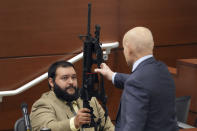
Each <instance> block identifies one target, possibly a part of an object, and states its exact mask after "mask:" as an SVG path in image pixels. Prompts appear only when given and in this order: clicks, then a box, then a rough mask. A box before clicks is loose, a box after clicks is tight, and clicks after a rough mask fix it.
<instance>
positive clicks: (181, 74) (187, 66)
mask: <svg viewBox="0 0 197 131" xmlns="http://www.w3.org/2000/svg"><path fill="white" fill-rule="evenodd" d="M169 71H170V73H171V74H172V75H173V78H174V81H175V85H176V97H180V96H191V105H190V112H189V114H188V121H187V124H189V125H191V126H196V125H197V123H196V122H197V59H179V60H177V67H176V68H173V67H169ZM180 131H197V128H192V129H181V130H180Z"/></svg>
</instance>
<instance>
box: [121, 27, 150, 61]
mask: <svg viewBox="0 0 197 131" xmlns="http://www.w3.org/2000/svg"><path fill="white" fill-rule="evenodd" d="M153 46H154V41H153V36H152V33H151V31H150V30H149V29H148V28H145V27H135V28H133V29H131V30H129V31H128V32H127V33H126V34H125V35H124V38H123V47H124V50H125V48H127V51H124V52H125V53H124V54H125V55H127V56H129V58H126V59H127V61H128V60H129V59H132V60H131V62H132V63H133V62H134V61H135V60H137V59H139V58H140V57H143V56H145V55H150V54H153ZM130 55H131V56H130ZM125 57H126V56H125Z"/></svg>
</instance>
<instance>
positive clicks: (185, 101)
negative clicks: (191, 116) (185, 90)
mask: <svg viewBox="0 0 197 131" xmlns="http://www.w3.org/2000/svg"><path fill="white" fill-rule="evenodd" d="M190 101H191V96H182V97H178V98H176V113H177V120H178V121H180V122H183V123H186V122H187V117H188V113H189V107H190Z"/></svg>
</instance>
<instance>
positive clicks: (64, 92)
mask: <svg viewBox="0 0 197 131" xmlns="http://www.w3.org/2000/svg"><path fill="white" fill-rule="evenodd" d="M69 88H73V89H74V90H75V93H74V94H69V93H67V90H68V89H69ZM54 93H55V95H56V96H57V97H58V98H59V99H61V100H64V101H67V102H69V103H70V102H72V101H74V100H77V99H78V98H79V89H78V88H77V87H75V86H69V87H67V88H66V89H65V90H62V89H61V88H60V87H59V86H58V85H57V84H56V83H55V82H54Z"/></svg>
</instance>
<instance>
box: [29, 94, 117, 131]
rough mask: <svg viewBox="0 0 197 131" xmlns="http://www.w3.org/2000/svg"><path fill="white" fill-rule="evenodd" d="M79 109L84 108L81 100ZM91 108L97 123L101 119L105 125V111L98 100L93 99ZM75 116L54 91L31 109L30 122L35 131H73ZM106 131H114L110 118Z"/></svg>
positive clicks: (88, 130) (45, 95)
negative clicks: (44, 129)
mask: <svg viewBox="0 0 197 131" xmlns="http://www.w3.org/2000/svg"><path fill="white" fill-rule="evenodd" d="M77 104H78V107H79V108H82V107H83V101H82V100H81V99H80V98H79V99H78V100H77ZM90 106H91V107H92V108H93V110H94V114H95V116H96V119H95V121H98V118H101V121H102V122H101V124H102V125H103V124H104V120H105V119H104V111H103V109H102V107H101V105H100V104H99V103H98V101H97V100H96V98H92V100H91V102H90ZM73 116H74V113H73V112H72V111H71V109H70V106H68V105H67V104H66V102H64V101H62V100H60V99H58V98H57V97H56V96H55V94H54V92H53V91H49V92H47V93H44V94H43V95H42V97H41V98H40V99H39V100H37V101H36V102H35V103H34V104H33V106H32V109H31V113H30V120H31V125H32V128H33V131H40V129H41V128H43V127H46V128H51V130H52V131H71V129H70V118H72V117H73ZM104 130H105V131H108V130H109V131H114V126H113V124H112V123H111V120H110V118H109V117H108V118H107V121H106V124H105V126H104ZM85 131H94V129H93V128H85Z"/></svg>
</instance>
